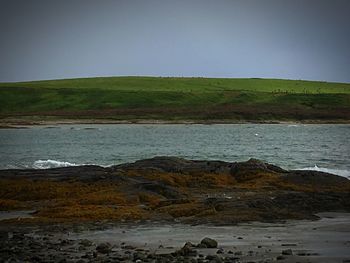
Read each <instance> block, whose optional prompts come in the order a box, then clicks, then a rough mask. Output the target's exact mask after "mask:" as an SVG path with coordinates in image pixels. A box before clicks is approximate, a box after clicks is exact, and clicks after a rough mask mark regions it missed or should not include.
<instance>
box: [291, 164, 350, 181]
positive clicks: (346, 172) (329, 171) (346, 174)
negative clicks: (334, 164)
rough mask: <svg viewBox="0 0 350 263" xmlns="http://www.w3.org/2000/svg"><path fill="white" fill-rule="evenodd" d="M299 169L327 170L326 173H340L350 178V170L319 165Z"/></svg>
mask: <svg viewBox="0 0 350 263" xmlns="http://www.w3.org/2000/svg"><path fill="white" fill-rule="evenodd" d="M298 170H311V171H319V172H325V173H330V174H335V175H339V176H342V177H345V178H347V179H349V180H350V171H349V170H339V169H329V168H323V167H318V166H317V165H315V166H314V167H306V168H301V169H298Z"/></svg>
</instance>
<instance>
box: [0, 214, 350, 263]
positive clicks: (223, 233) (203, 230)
mask: <svg viewBox="0 0 350 263" xmlns="http://www.w3.org/2000/svg"><path fill="white" fill-rule="evenodd" d="M318 216H320V217H321V219H320V220H317V221H309V220H299V221H294V220H290V221H286V222H281V223H260V222H253V223H249V224H247V223H246V224H239V225H236V226H209V225H197V226H190V225H184V224H164V223H158V224H157V223H155V222H153V223H147V224H139V225H127V224H125V225H120V224H119V225H114V226H111V225H109V226H108V227H107V226H106V225H103V224H101V225H100V228H96V226H95V227H93V228H91V226H87V225H84V224H81V225H78V226H77V225H75V226H74V227H73V226H72V227H69V226H67V225H65V226H64V225H52V226H45V227H44V226H35V227H33V226H32V227H30V228H28V227H23V226H19V227H14V226H11V227H8V226H7V227H6V226H5V225H2V226H1V225H0V229H1V233H2V234H3V233H6V232H7V235H5V234H4V235H2V238H1V243H2V244H1V254H0V256H1V260H2V261H6V260H9V259H18V260H19V261H21V260H24V259H29V261H30V262H36V261H37V262H60V261H59V260H63V259H65V260H67V261H68V262H77V261H78V260H80V262H105V260H115V262H121V261H123V262H135V261H136V259H135V255H142V257H143V259H142V260H141V261H140V260H139V261H136V262H165V261H162V260H163V259H164V257H166V256H168V255H171V253H173V252H175V251H178V250H179V249H180V248H181V247H183V246H184V244H185V243H186V242H192V243H193V244H198V243H199V242H200V241H201V240H202V239H203V238H204V237H210V238H212V239H215V240H216V241H217V242H218V247H217V248H195V250H196V251H197V252H196V255H195V256H193V257H178V256H174V257H172V259H170V261H166V262H178V260H180V261H181V262H182V260H185V261H184V262H187V261H186V259H188V260H190V259H191V260H192V259H193V260H192V261H188V262H214V261H210V256H208V255H215V256H218V257H219V258H220V260H222V261H219V262H273V261H276V260H277V261H278V262H330V263H331V262H350V261H349V260H350V213H322V214H319V215H318ZM102 228H103V229H102ZM106 242H108V243H109V244H110V251H109V252H108V253H99V252H98V249H97V250H96V248H97V246H98V245H99V244H104V243H106ZM82 244H84V245H82ZM11 251H13V252H15V253H13V254H11V253H12V252H11ZM96 251H97V252H96ZM286 254H287V255H286ZM142 257H141V258H142ZM159 258H161V259H162V260H159ZM117 259H118V260H117ZM195 260H196V261H195ZM14 262H16V261H14ZM215 262H217V261H215Z"/></svg>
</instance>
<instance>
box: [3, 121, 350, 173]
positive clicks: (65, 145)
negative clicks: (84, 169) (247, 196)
mask: <svg viewBox="0 0 350 263" xmlns="http://www.w3.org/2000/svg"><path fill="white" fill-rule="evenodd" d="M0 155H1V158H0V169H9V168H38V169H43V168H49V167H60V166H70V165H79V164H98V165H102V166H109V165H114V164H120V163H125V162H132V161H135V160H139V159H144V158H150V157H154V156H179V157H184V158H189V159H208V160H209V159H210V160H225V161H243V160H247V159H249V158H258V159H261V160H265V161H267V162H270V163H273V164H276V165H279V166H282V167H284V168H288V169H316V170H317V169H318V170H324V171H329V172H333V173H337V174H340V175H343V176H346V177H349V178H350V162H349V160H350V125H288V124H278V125H276V124H272V125H267V124H256V125H255V124H233V125H227V124H225V125H137V124H136V125H135V124H133V125H59V126H54V127H48V126H35V127H31V128H28V129H1V130H0Z"/></svg>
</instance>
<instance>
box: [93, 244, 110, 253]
mask: <svg viewBox="0 0 350 263" xmlns="http://www.w3.org/2000/svg"><path fill="white" fill-rule="evenodd" d="M96 251H97V252H99V253H102V254H108V253H110V252H111V251H112V246H111V244H109V243H108V242H106V243H101V244H99V245H98V246H97V247H96Z"/></svg>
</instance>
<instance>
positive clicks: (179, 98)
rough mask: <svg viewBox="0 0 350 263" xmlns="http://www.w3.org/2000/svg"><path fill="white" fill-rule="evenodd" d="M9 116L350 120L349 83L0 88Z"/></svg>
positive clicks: (160, 81)
mask: <svg viewBox="0 0 350 263" xmlns="http://www.w3.org/2000/svg"><path fill="white" fill-rule="evenodd" d="M0 115H1V117H2V118H3V119H4V118H9V117H14V116H15V117H23V116H39V117H36V118H44V117H47V116H51V117H52V116H53V117H54V118H58V119H59V118H73V119H77V118H78V119H80V118H89V119H91V118H93V119H115V120H145V119H152V120H154V119H156V120H174V121H176V120H193V121H235V120H256V121H259V120H261V121H263V120H325V121H327V120H329V121H331V120H340V121H341V120H350V84H346V83H329V82H315V81H299V80H279V79H221V78H220V79H219V78H159V77H108V78H85V79H63V80H48V81H34V82H18V83H0Z"/></svg>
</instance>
